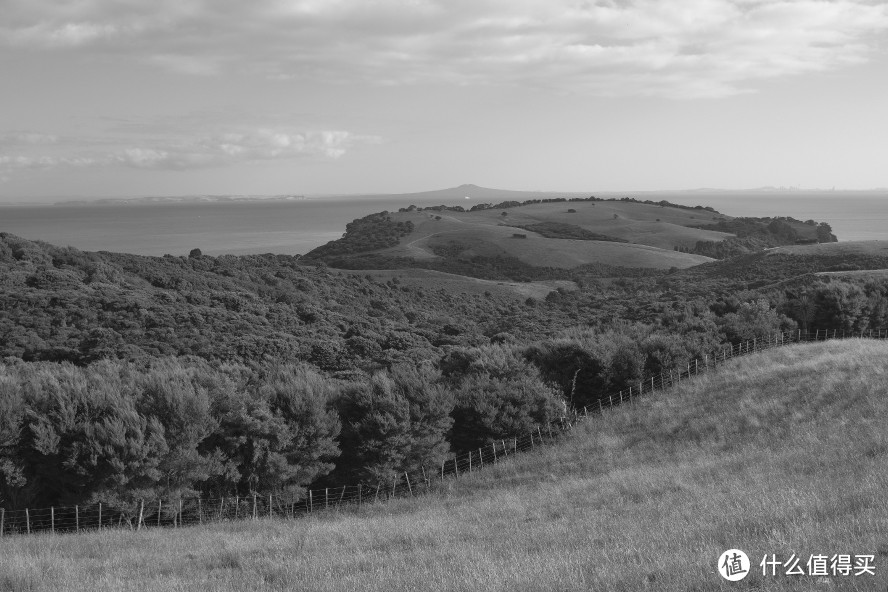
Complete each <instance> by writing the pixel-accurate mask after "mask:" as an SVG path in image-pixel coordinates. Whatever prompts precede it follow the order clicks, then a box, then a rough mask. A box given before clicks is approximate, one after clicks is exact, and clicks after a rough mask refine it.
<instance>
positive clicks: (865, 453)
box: [0, 340, 888, 592]
mask: <svg viewBox="0 0 888 592" xmlns="http://www.w3.org/2000/svg"><path fill="white" fill-rule="evenodd" d="M886 355H888V344H886V343H882V342H873V341H867V340H863V341H846V342H825V343H819V344H813V345H804V346H793V347H787V348H784V349H779V350H772V351H770V352H767V353H765V354H759V355H754V356H750V357H748V358H745V359H741V360H736V361H735V362H732V363H729V364H728V365H727V366H725V367H723V368H722V369H720V370H719V371H718V372H715V373H712V374H709V375H703V376H700V377H698V378H696V379H694V380H693V381H689V382H687V383H685V384H683V385H682V386H681V387H680V388H679V389H676V390H675V391H673V392H671V393H668V394H659V395H656V396H655V397H649V398H646V399H644V400H642V401H640V402H638V403H637V404H635V405H633V406H631V407H629V406H626V407H625V408H623V409H616V410H613V411H611V412H608V413H606V414H605V416H604V417H603V418H601V419H590V420H589V421H587V422H584V423H582V424H580V425H578V426H577V427H576V429H574V431H573V433H572V434H570V435H569V436H568V437H567V438H566V439H565V440H564V441H563V442H562V443H560V444H559V445H557V446H551V447H547V448H543V449H541V450H538V451H537V452H535V453H528V454H525V455H521V456H518V457H514V458H512V459H511V460H509V461H506V462H502V463H500V464H498V465H496V466H494V467H490V468H487V469H485V470H484V471H482V472H478V473H475V474H473V475H469V476H466V477H464V478H462V479H460V480H458V481H449V482H447V483H445V484H444V485H442V486H440V487H439V490H438V491H437V492H434V493H432V494H430V495H428V496H422V497H418V498H415V499H409V500H400V501H396V502H393V503H390V504H386V505H382V504H380V505H378V506H370V507H367V506H365V507H364V508H362V509H361V510H359V511H355V512H343V513H341V514H329V515H315V516H312V517H311V518H307V519H302V520H296V521H292V522H287V521H265V520H260V521H258V522H256V523H229V524H217V525H212V526H205V527H199V528H188V529H182V530H178V531H170V530H165V531H156V530H148V531H147V532H144V531H143V532H140V533H131V532H105V533H101V534H90V535H81V536H55V537H53V536H49V535H46V536H43V535H41V536H33V537H15V538H7V539H5V540H0V590H4V591H5V590H16V591H17V590H60V591H67V590H139V591H140V592H148V591H154V590H165V591H166V590H169V591H173V590H177V591H178V590H182V591H185V590H225V591H229V590H232V591H233V590H244V591H246V590H337V591H338V590H379V591H383V590H384V591H407V590H485V591H486V590H509V591H510V592H511V591H523V590H590V589H594V590H625V591H630V590H667V591H668V590H733V589H742V590H753V589H755V590H820V589H823V590H885V588H886V583H888V578H886V575H888V505H886V503H885V499H886V497H888V471H886V466H888V463H886V461H888V430H885V426H884V423H885V417H886V411H888V396H886V395H888V370H886V368H885V364H884V360H885V359H886ZM732 547H736V548H739V549H743V550H745V551H746V553H747V554H748V555H749V556H750V558H751V559H752V563H753V573H752V574H751V575H750V576H749V577H747V578H746V579H745V580H743V581H742V582H739V583H729V582H726V581H723V580H722V579H721V578H720V577H719V576H718V575H716V574H715V569H716V566H715V563H716V559H717V558H718V556H719V555H720V554H721V552H722V551H724V550H726V549H728V548H732ZM766 553H768V554H770V553H774V554H776V555H777V556H778V558H783V559H788V558H789V555H790V554H791V553H795V554H797V555H801V556H803V557H804V560H803V563H804V561H807V558H808V556H809V555H810V554H816V553H824V554H829V555H832V554H835V553H849V554H852V555H853V554H872V555H875V556H876V558H875V565H876V574H877V575H876V576H875V577H873V576H860V577H856V578H855V577H853V576H847V577H842V576H836V577H830V578H828V579H821V580H818V579H817V578H812V577H807V576H805V577H789V576H782V575H778V576H776V577H771V576H768V577H762V576H761V573H760V570H759V568H757V564H758V562H759V561H760V560H761V557H762V556H763V555H764V554H766Z"/></svg>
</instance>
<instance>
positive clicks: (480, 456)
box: [478, 428, 552, 468]
mask: <svg viewBox="0 0 888 592" xmlns="http://www.w3.org/2000/svg"><path fill="white" fill-rule="evenodd" d="M549 433H550V434H551V433H552V428H549ZM478 464H479V465H481V467H482V468H483V467H484V455H483V454H482V453H481V449H480V448H479V449H478Z"/></svg>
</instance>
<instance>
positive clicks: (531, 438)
mask: <svg viewBox="0 0 888 592" xmlns="http://www.w3.org/2000/svg"><path fill="white" fill-rule="evenodd" d="M530 449H531V450H533V432H532V431H531V432H530Z"/></svg>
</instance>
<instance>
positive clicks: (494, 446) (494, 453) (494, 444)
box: [490, 440, 497, 462]
mask: <svg viewBox="0 0 888 592" xmlns="http://www.w3.org/2000/svg"><path fill="white" fill-rule="evenodd" d="M490 447H491V448H493V462H496V460H497V459H496V440H494V441H493V442H492V443H491V444H490Z"/></svg>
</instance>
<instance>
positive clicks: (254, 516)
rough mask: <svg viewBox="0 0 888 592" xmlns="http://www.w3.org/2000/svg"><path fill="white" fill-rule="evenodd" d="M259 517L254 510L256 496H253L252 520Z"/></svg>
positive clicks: (255, 509)
mask: <svg viewBox="0 0 888 592" xmlns="http://www.w3.org/2000/svg"><path fill="white" fill-rule="evenodd" d="M258 517H259V514H258V511H257V508H256V494H255V493H254V494H253V520H255V519H256V518H258Z"/></svg>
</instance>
